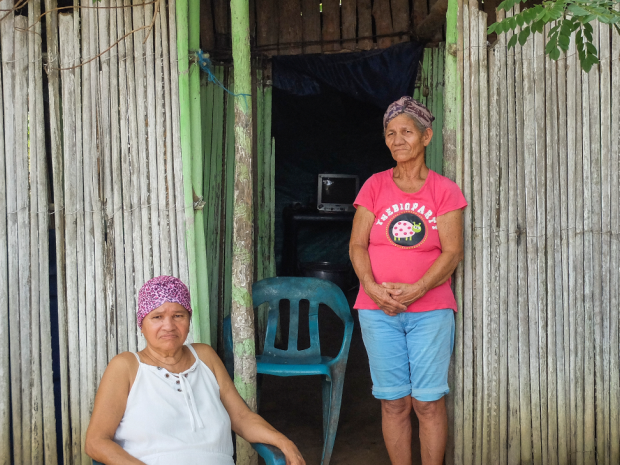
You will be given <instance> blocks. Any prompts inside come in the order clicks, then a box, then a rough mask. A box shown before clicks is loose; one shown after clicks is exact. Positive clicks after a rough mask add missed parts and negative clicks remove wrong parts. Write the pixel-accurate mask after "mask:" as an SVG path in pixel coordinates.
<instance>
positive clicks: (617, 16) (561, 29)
mask: <svg viewBox="0 0 620 465" xmlns="http://www.w3.org/2000/svg"><path fill="white" fill-rule="evenodd" d="M524 1H525V0H504V1H503V2H502V3H500V5H499V6H498V7H497V8H498V10H505V11H508V10H510V9H511V8H513V7H514V6H515V5H517V4H519V3H522V2H524ZM619 1H620V0H543V2H542V3H541V4H539V5H535V6H533V7H531V8H527V9H525V10H523V11H521V12H520V13H518V14H515V15H513V16H510V17H507V18H506V19H504V20H503V21H499V22H496V23H494V24H491V25H490V26H489V28H488V30H487V32H488V34H492V33H496V34H498V35H499V34H505V33H507V32H509V31H514V32H513V34H512V35H511V36H510V39H509V40H508V48H512V47H515V46H516V45H517V42H518V43H519V44H520V45H521V46H523V45H524V44H525V43H526V41H527V39H528V37H529V36H530V35H531V34H532V33H543V31H544V30H545V26H546V25H547V24H549V23H554V22H555V24H554V25H553V27H552V28H551V29H549V33H548V35H547V44H546V46H545V53H546V54H547V55H549V57H550V58H551V59H552V60H558V59H559V58H560V55H561V53H562V52H564V53H566V52H567V51H568V49H569V47H570V43H571V38H572V36H573V35H574V36H575V46H576V49H577V54H578V56H579V61H580V63H581V67H582V69H583V70H584V71H586V72H588V71H590V69H592V66H594V65H596V64H598V63H599V60H598V50H597V49H596V46H595V45H594V41H593V32H594V30H593V28H592V25H591V24H590V22H592V21H599V22H600V23H602V24H609V25H610V27H611V26H613V28H614V29H615V30H616V31H617V32H618V34H620V11H619V10H617V9H616V5H617V4H618V2H619Z"/></svg>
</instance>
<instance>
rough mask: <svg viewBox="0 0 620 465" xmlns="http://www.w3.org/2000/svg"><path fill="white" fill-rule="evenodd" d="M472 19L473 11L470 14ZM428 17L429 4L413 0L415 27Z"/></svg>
mask: <svg viewBox="0 0 620 465" xmlns="http://www.w3.org/2000/svg"><path fill="white" fill-rule="evenodd" d="M469 15H470V17H471V10H470V12H469ZM427 16H428V2H427V1H426V0H413V4H412V11H411V20H412V22H413V27H414V28H416V27H418V26H419V25H420V24H421V23H422V21H424V19H425V18H426V17H427Z"/></svg>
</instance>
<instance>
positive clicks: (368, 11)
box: [357, 0, 373, 50]
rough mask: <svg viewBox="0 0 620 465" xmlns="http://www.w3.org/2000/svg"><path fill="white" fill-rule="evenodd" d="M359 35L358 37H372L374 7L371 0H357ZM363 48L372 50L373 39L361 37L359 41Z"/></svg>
mask: <svg viewBox="0 0 620 465" xmlns="http://www.w3.org/2000/svg"><path fill="white" fill-rule="evenodd" d="M357 23H358V27H357V35H358V37H372V34H373V32H372V7H371V5H370V0H357ZM357 46H358V48H360V49H361V50H370V49H371V48H372V47H373V41H372V39H361V40H359V41H358V42H357Z"/></svg>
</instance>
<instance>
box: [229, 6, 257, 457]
mask: <svg viewBox="0 0 620 465" xmlns="http://www.w3.org/2000/svg"><path fill="white" fill-rule="evenodd" d="M230 9H231V25H232V29H231V31H232V49H233V64H234V79H235V93H236V94H250V93H251V90H252V77H251V63H250V17H249V4H248V0H232V1H231V2H230ZM234 108H235V184H234V190H235V192H234V218H233V223H234V224H233V263H232V300H233V301H232V331H233V347H234V354H235V386H236V388H237V390H238V391H239V393H240V394H241V397H243V399H244V400H245V402H246V403H247V404H248V406H249V407H250V408H251V409H252V410H253V411H256V409H257V405H256V359H255V351H256V349H255V346H254V309H253V305H252V279H253V272H254V266H253V256H252V255H253V254H252V252H253V250H254V247H253V245H252V241H253V238H252V231H253V226H252V222H253V211H252V99H251V97H250V96H249V95H247V96H246V95H238V96H237V97H235V102H234ZM237 463H238V464H248V465H249V464H257V463H258V459H257V455H256V452H254V450H253V449H252V448H251V446H250V445H249V444H248V443H247V442H245V441H244V440H242V439H241V438H240V437H237Z"/></svg>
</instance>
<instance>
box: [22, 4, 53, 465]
mask: <svg viewBox="0 0 620 465" xmlns="http://www.w3.org/2000/svg"><path fill="white" fill-rule="evenodd" d="M35 3H37V6H38V9H39V10H40V7H41V5H40V3H38V2H29V3H28V20H27V24H28V27H32V29H34V28H35V18H36V16H35V11H34V8H35ZM38 13H40V11H39V12H37V16H38ZM37 22H38V21H37ZM39 38H40V36H35V35H34V34H27V43H28V58H29V59H28V60H27V67H28V74H27V75H28V85H27V87H26V89H25V91H26V93H27V96H28V99H27V106H26V110H25V111H26V112H27V118H28V123H27V127H28V137H27V139H26V140H27V144H28V152H29V153H28V157H27V159H28V168H29V169H28V178H29V181H30V185H29V192H28V194H29V196H30V209H29V212H28V213H29V216H30V218H29V222H30V286H29V287H30V289H29V292H30V302H31V309H30V328H28V331H29V339H30V350H31V354H32V355H31V366H30V370H31V376H32V382H31V384H30V391H31V401H30V409H31V411H32V414H31V417H30V422H31V423H30V425H29V426H30V431H29V433H30V437H31V439H30V441H31V442H30V447H31V450H30V457H31V460H32V462H33V463H41V462H42V461H43V460H44V450H43V415H42V413H43V412H42V405H41V402H42V399H41V398H42V396H43V393H42V391H41V359H40V357H41V336H40V335H41V331H40V327H39V325H40V312H41V307H40V303H41V302H40V301H39V294H40V291H41V288H42V287H43V285H44V284H47V283H48V276H40V274H39V263H40V259H39V215H38V209H39V188H43V187H45V186H39V185H38V180H39V169H40V168H39V155H38V152H39V149H40V144H39V141H38V139H39V137H40V135H39V134H40V131H41V129H43V128H42V127H39V122H38V121H37V119H38V116H39V115H38V114H37V107H38V106H40V105H41V104H42V103H43V99H42V98H41V99H37V98H36V97H37V95H36V89H35V86H36V75H35V69H36V68H38V66H37V65H38V62H37V61H36V59H38V56H37V55H38V54H35V48H36V47H37V44H36V42H38V39H39ZM41 97H43V95H41ZM37 100H38V101H37ZM41 116H43V114H42V113H41ZM43 134H44V133H43ZM43 134H41V136H43V137H44V135H43ZM42 207H43V208H44V209H45V207H46V206H45V205H43V206H42ZM46 232H47V231H46ZM42 239H43V240H45V239H46V238H45V237H43V238H42ZM46 287H48V286H46ZM48 289H49V287H48ZM48 306H49V303H48Z"/></svg>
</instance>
